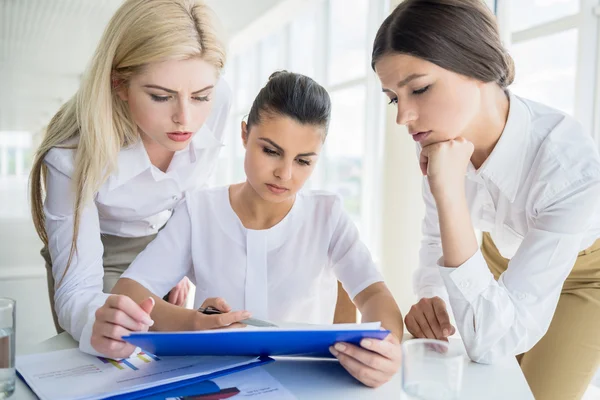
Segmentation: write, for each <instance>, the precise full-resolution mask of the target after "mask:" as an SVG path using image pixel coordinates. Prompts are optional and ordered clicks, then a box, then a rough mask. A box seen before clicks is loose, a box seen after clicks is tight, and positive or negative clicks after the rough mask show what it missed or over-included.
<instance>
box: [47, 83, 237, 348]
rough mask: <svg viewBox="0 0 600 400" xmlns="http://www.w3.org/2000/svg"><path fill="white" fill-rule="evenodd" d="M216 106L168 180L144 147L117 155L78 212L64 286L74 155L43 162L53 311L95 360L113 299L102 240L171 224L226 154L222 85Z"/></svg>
mask: <svg viewBox="0 0 600 400" xmlns="http://www.w3.org/2000/svg"><path fill="white" fill-rule="evenodd" d="M213 101H214V104H213V108H212V111H211V115H210V116H209V118H208V119H207V121H206V122H205V123H204V125H203V126H202V128H201V129H200V130H199V131H198V132H197V133H196V134H195V135H194V137H193V138H192V141H191V142H190V145H188V146H187V147H186V148H185V149H183V150H180V151H178V152H176V153H175V155H174V157H173V160H172V161H171V163H170V165H169V168H168V170H167V171H166V172H162V171H161V170H159V169H158V168H156V167H155V166H153V165H152V164H151V163H150V159H149V158H148V153H147V152H146V150H145V148H144V145H143V143H142V142H141V141H138V142H137V143H136V144H134V145H132V146H130V147H128V148H125V149H122V150H121V151H120V153H119V159H118V170H117V171H116V172H114V173H113V174H112V175H110V177H109V178H108V180H107V181H106V182H105V183H104V184H103V185H102V187H100V189H99V191H98V193H97V194H96V196H95V197H94V201H93V202H91V203H90V204H88V205H87V206H86V207H85V208H84V209H83V210H82V212H81V217H80V218H81V219H80V225H79V236H78V238H77V252H76V253H75V255H74V257H73V260H72V263H71V266H70V267H69V270H68V272H67V274H66V275H65V277H64V279H63V280H62V283H61V284H60V286H58V283H59V282H60V281H61V279H62V277H63V274H64V271H65V268H66V265H67V260H68V258H69V252H70V249H71V241H72V238H73V222H74V220H73V204H74V195H73V187H72V181H71V177H72V175H73V171H74V156H75V150H73V149H66V148H53V149H52V150H50V151H49V152H48V154H47V155H46V157H45V159H44V162H45V165H46V167H47V171H48V175H47V188H48V189H47V196H46V199H45V203H44V213H45V216H46V231H47V233H48V249H49V251H50V255H51V257H52V274H53V275H54V280H55V288H56V291H55V295H54V301H55V308H56V312H57V314H58V320H59V323H60V325H61V326H62V327H63V328H64V329H65V330H66V331H67V332H69V333H70V334H71V335H72V336H73V337H74V338H75V339H76V340H80V343H81V346H80V347H81V349H82V350H83V351H86V352H89V353H95V352H94V351H93V349H92V348H91V347H90V346H89V343H90V337H91V330H92V326H93V323H94V313H95V311H96V309H98V308H99V307H101V306H102V305H103V304H104V302H105V301H106V298H107V297H108V294H104V293H102V288H103V283H102V279H103V275H104V270H103V265H102V255H103V252H104V248H103V246H102V242H101V240H100V235H101V234H109V235H116V236H121V237H142V236H148V235H151V234H155V233H156V232H158V230H159V229H160V228H161V227H162V226H163V225H164V224H165V223H166V222H167V220H168V219H169V218H170V217H171V213H172V211H171V209H173V208H174V207H175V206H176V204H177V203H178V202H179V201H180V199H181V198H182V197H183V195H184V192H185V191H187V190H190V189H194V188H199V187H202V186H203V185H205V183H206V180H207V179H208V177H209V175H210V173H211V171H212V170H213V169H214V166H215V164H216V161H217V158H218V154H219V151H220V148H221V146H222V144H221V142H222V139H223V134H224V128H225V123H226V120H227V116H228V114H229V108H230V104H231V91H230V89H229V87H228V86H227V84H226V82H225V81H223V80H220V81H219V82H218V84H217V85H216V87H215V91H214V97H213Z"/></svg>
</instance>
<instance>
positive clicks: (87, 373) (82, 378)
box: [16, 349, 264, 400]
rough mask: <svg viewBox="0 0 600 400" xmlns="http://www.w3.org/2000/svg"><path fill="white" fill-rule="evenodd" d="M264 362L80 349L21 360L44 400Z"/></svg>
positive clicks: (119, 390)
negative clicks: (108, 354)
mask: <svg viewBox="0 0 600 400" xmlns="http://www.w3.org/2000/svg"><path fill="white" fill-rule="evenodd" d="M263 363H264V361H261V360H260V359H258V358H257V357H243V356H224V357H213V356H192V357H157V356H155V355H153V354H150V353H147V352H144V351H142V352H138V353H136V354H134V356H132V357H129V358H126V359H122V360H119V361H115V360H112V359H106V358H102V357H94V356H92V355H89V354H85V353H82V352H81V351H79V349H68V350H59V351H53V352H49V353H41V354H32V355H25V356H18V357H17V362H16V364H17V371H18V373H19V375H20V376H21V377H22V378H23V379H24V380H25V382H26V383H27V384H28V385H29V387H30V388H31V389H32V390H33V391H34V392H35V393H36V394H37V395H38V397H40V398H41V399H42V400H54V399H60V400H79V399H82V400H83V399H102V398H106V397H108V396H116V395H123V394H127V393H134V392H137V391H140V390H144V389H149V388H161V387H162V388H163V389H164V387H166V386H167V385H169V384H175V383H177V382H181V381H184V380H189V379H193V378H197V379H201V377H202V376H207V377H209V378H210V375H211V374H215V373H230V372H234V371H235V370H236V368H237V369H240V368H243V367H244V366H249V365H252V364H256V365H260V364H263ZM227 371H229V372H227Z"/></svg>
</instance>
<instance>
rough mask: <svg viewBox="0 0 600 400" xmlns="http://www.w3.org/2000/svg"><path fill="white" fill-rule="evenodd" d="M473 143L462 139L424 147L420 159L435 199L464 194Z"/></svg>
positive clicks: (458, 138)
mask: <svg viewBox="0 0 600 400" xmlns="http://www.w3.org/2000/svg"><path fill="white" fill-rule="evenodd" d="M473 150H474V146H473V143H471V142H469V141H468V140H467V139H465V138H462V137H457V138H456V139H452V140H447V141H445V142H438V143H433V144H430V145H429V146H425V147H423V149H422V150H421V155H420V159H419V164H420V167H421V172H422V173H423V175H427V180H428V181H429V186H430V188H431V193H432V194H433V196H434V197H438V195H441V196H448V195H450V196H451V195H452V193H453V192H454V191H457V190H458V191H459V192H460V193H464V191H465V174H466V173H467V167H468V165H469V162H470V160H471V156H472V155H473Z"/></svg>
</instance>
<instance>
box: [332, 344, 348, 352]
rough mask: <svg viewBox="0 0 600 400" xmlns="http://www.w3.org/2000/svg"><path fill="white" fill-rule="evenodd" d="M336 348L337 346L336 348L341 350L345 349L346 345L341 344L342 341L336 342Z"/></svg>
mask: <svg viewBox="0 0 600 400" xmlns="http://www.w3.org/2000/svg"><path fill="white" fill-rule="evenodd" d="M335 348H336V350H339V351H344V350H346V346H345V345H343V344H341V343H336V344H335Z"/></svg>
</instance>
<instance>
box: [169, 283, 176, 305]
mask: <svg viewBox="0 0 600 400" xmlns="http://www.w3.org/2000/svg"><path fill="white" fill-rule="evenodd" d="M178 294H179V291H178V290H177V286H175V287H174V288H173V289H171V291H170V292H169V297H168V298H167V301H168V302H169V303H171V304H175V305H177V304H176V303H177V296H178Z"/></svg>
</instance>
